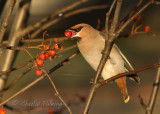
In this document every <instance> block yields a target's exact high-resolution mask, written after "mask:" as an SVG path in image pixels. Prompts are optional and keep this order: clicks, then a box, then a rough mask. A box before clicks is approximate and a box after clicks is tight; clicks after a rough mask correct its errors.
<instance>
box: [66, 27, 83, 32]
mask: <svg viewBox="0 0 160 114" xmlns="http://www.w3.org/2000/svg"><path fill="white" fill-rule="evenodd" d="M82 28H83V27H79V28H77V29H69V30H73V31H75V32H79V31H81V29H82Z"/></svg>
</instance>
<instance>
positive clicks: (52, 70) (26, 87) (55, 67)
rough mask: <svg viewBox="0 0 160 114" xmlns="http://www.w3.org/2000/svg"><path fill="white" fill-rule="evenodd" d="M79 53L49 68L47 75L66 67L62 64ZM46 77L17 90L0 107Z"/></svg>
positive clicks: (41, 77)
mask: <svg viewBox="0 0 160 114" xmlns="http://www.w3.org/2000/svg"><path fill="white" fill-rule="evenodd" d="M78 53H79V51H77V52H75V53H74V54H72V55H71V56H69V57H67V58H66V59H64V60H63V61H62V62H60V63H58V64H57V65H56V66H54V67H53V68H51V69H50V70H49V71H48V72H47V73H48V74H51V73H52V72H54V71H55V70H57V69H59V68H60V67H62V66H64V65H66V64H64V63H66V62H68V61H70V60H71V59H72V58H74V57H75V56H76V55H77V54H78ZM45 76H46V75H42V76H40V77H39V78H37V79H36V80H34V81H33V82H31V83H30V84H28V85H27V86H25V87H24V88H22V89H21V90H19V91H18V92H16V93H15V94H13V95H12V96H10V97H9V98H7V99H6V100H4V101H3V102H1V103H0V106H3V105H4V104H6V103H7V102H8V101H10V100H11V99H13V98H14V97H16V96H17V95H19V94H21V93H23V92H24V91H26V90H27V89H29V88H30V87H32V86H34V85H35V84H37V83H38V82H39V81H41V80H42V79H43V78H44V77H45Z"/></svg>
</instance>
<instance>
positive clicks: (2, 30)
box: [0, 0, 16, 43]
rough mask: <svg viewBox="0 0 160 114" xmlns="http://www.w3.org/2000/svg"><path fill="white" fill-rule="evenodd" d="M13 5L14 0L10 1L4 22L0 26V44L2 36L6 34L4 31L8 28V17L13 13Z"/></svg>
mask: <svg viewBox="0 0 160 114" xmlns="http://www.w3.org/2000/svg"><path fill="white" fill-rule="evenodd" d="M15 3H16V0H12V1H11V2H10V6H9V8H8V11H7V15H6V18H5V20H4V22H3V24H2V28H1V31H0V43H1V42H2V40H3V37H4V34H5V32H6V29H7V26H8V21H9V19H10V16H11V13H12V11H13V8H14V5H15Z"/></svg>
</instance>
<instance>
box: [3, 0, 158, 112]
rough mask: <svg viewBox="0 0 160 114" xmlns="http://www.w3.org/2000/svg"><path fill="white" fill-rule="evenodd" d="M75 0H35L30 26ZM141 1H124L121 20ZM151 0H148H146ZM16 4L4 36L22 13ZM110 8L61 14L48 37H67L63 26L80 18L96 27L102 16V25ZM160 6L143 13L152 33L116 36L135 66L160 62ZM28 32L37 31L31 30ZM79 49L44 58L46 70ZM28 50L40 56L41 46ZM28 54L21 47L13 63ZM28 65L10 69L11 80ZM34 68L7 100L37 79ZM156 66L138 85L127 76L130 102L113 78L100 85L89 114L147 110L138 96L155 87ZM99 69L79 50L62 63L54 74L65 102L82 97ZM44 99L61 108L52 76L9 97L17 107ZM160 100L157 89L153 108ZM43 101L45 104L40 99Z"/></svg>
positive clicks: (105, 0)
mask: <svg viewBox="0 0 160 114" xmlns="http://www.w3.org/2000/svg"><path fill="white" fill-rule="evenodd" d="M76 1H78V0H38V1H37V0H32V1H31V7H30V14H29V19H28V22H27V26H29V25H32V24H34V23H36V22H38V21H39V20H41V19H42V18H44V17H46V16H48V15H50V14H52V13H54V12H55V11H57V10H58V9H62V8H64V7H66V6H68V5H70V4H73V3H74V2H76ZM138 1H139V0H124V1H123V4H122V9H121V15H120V20H121V19H123V17H124V16H126V15H127V14H128V13H129V12H130V11H131V10H132V9H133V8H134V7H135V5H136V4H137V3H138ZM147 1H148V0H144V4H145V3H146V2H147ZM111 3H112V0H89V1H88V2H86V3H84V4H81V5H80V6H78V7H76V8H74V9H73V10H75V9H80V8H84V7H88V6H93V5H104V4H106V5H107V6H110V4H111ZM8 8H9V1H7V3H6V5H5V7H4V10H3V13H2V15H1V17H0V24H2V22H3V20H4V16H5V13H6V11H7V9H8ZM17 10H18V4H16V6H15V8H14V10H13V13H12V15H11V19H10V21H9V26H8V28H7V33H6V34H5V40H7V39H8V36H9V33H10V30H11V28H12V26H13V22H14V21H13V20H14V19H15V17H16V14H17ZM107 11H108V8H107V9H103V10H94V11H90V12H86V13H80V14H78V15H74V16H71V17H68V18H65V19H62V20H61V21H59V22H57V23H56V24H54V25H52V26H51V27H49V28H47V29H46V30H47V31H48V34H49V35H50V36H49V37H51V38H56V37H57V38H58V37H64V31H65V30H66V29H68V28H69V27H71V26H73V25H75V24H78V23H87V24H90V25H91V26H93V27H94V28H96V26H97V20H98V19H100V20H101V26H100V28H101V29H103V28H104V25H105V14H106V12H107ZM159 12H160V7H159V6H156V5H151V6H150V7H148V8H147V9H146V10H145V11H144V12H143V13H142V14H141V21H140V22H139V23H138V24H139V25H141V24H142V27H141V29H140V30H139V31H143V27H144V26H146V25H147V26H149V27H150V29H151V32H150V33H148V34H137V35H134V36H132V37H127V38H123V37H122V38H119V39H117V40H116V44H117V45H118V46H119V48H120V49H121V51H122V52H123V53H124V55H125V56H126V57H127V58H128V60H129V61H130V63H131V64H132V65H133V67H134V68H135V69H138V68H142V67H144V66H148V65H152V64H155V63H158V59H159V57H160V21H159V18H160V15H159ZM61 15H64V14H60V15H59V16H61ZM111 16H112V15H111ZM56 18H61V17H56ZM111 18H112V17H111ZM131 25H132V23H131V24H130V25H129V26H128V27H127V28H126V29H125V30H124V31H123V34H128V33H130V31H131ZM43 32H44V31H43ZM43 32H41V33H40V34H39V35H38V36H37V37H36V38H42V36H43ZM29 34H32V32H31V33H29ZM46 38H47V37H46ZM48 43H49V42H48ZM39 44H41V42H37V43H23V44H22V43H21V44H20V45H23V46H27V45H30V46H32V45H39ZM73 44H76V41H74V40H65V41H63V42H61V45H62V46H63V47H64V49H65V48H66V47H68V46H71V45H73ZM76 50H78V48H74V49H72V50H70V51H66V52H64V53H61V55H62V57H60V58H56V59H54V60H53V61H49V60H47V61H45V65H44V67H43V68H44V69H45V70H46V71H48V70H49V69H51V68H52V67H53V66H55V65H56V64H58V63H59V62H60V61H62V60H64V59H65V58H66V57H67V56H69V55H71V54H72V53H74V52H75V51H76ZM29 52H30V53H31V54H32V56H33V57H36V55H37V50H35V49H30V50H29ZM29 59H30V57H29V55H28V54H27V53H26V52H24V51H18V52H17V53H16V57H15V59H14V63H13V66H16V65H20V64H23V63H24V62H26V61H27V60H29ZM27 67H28V66H27ZM27 67H24V68H22V69H20V70H17V71H14V72H11V73H9V75H8V77H9V78H8V80H7V84H9V83H10V82H11V81H13V80H14V79H15V78H16V77H17V76H18V75H19V74H20V73H22V72H23V71H24V70H25V69H26V68H27ZM35 70H36V69H33V70H31V71H30V72H28V73H27V74H26V75H24V76H23V78H22V79H21V80H20V81H19V82H18V83H17V84H15V85H14V86H13V87H12V88H11V89H9V90H8V91H7V92H5V93H4V96H3V100H5V99H7V98H8V97H9V96H11V95H13V94H14V93H15V92H17V91H18V90H20V89H21V88H23V87H25V86H26V85H27V84H29V83H30V82H32V81H33V80H35V79H36V78H37V76H36V75H35ZM156 71H157V69H151V70H147V71H144V72H141V73H138V75H139V76H140V78H141V84H140V85H137V84H136V83H135V82H133V81H131V80H129V79H127V87H128V92H129V95H130V98H131V99H130V102H129V103H127V104H125V103H124V102H123V98H122V94H121V92H120V90H119V88H118V87H117V85H116V84H115V83H114V82H112V83H109V84H107V85H105V86H103V87H101V88H99V89H97V92H96V95H95V97H94V100H93V103H92V105H91V109H90V114H107V113H108V114H128V113H129V114H144V113H145V110H144V109H143V107H142V106H141V104H140V102H139V98H138V95H141V97H142V98H143V100H144V102H145V103H148V100H149V97H150V93H151V90H152V85H153V82H154V80H155V75H156ZM94 75H95V71H94V70H93V69H92V68H91V67H90V66H89V64H88V63H87V62H86V61H85V60H84V58H83V57H82V56H81V54H78V55H77V56H76V57H75V58H74V59H72V60H71V61H70V64H68V65H65V66H63V67H61V68H60V69H58V70H56V71H55V72H54V73H52V74H51V75H50V76H51V77H52V79H53V81H54V83H55V85H56V87H57V88H58V90H59V92H60V95H61V96H62V97H63V98H64V100H65V101H66V102H73V101H74V99H77V97H76V96H77V95H78V96H83V97H87V95H88V93H89V90H90V87H91V84H90V81H91V79H92V78H93V76H94ZM44 102H47V105H49V106H50V104H52V103H53V104H54V106H51V108H54V109H55V110H58V108H59V107H61V106H62V104H61V102H60V101H59V100H58V98H57V97H56V96H55V95H54V90H53V87H52V85H51V83H50V82H49V80H48V79H47V78H45V79H43V80H42V81H40V82H39V83H37V84H36V85H35V86H33V87H31V88H30V89H28V90H27V91H25V92H23V93H22V94H20V95H18V96H17V97H15V98H14V99H13V100H11V101H9V102H8V103H7V104H8V105H9V106H12V107H14V108H15V109H30V108H35V107H38V106H42V104H43V103H44ZM48 102H49V103H48ZM159 102H160V97H159V94H158V97H157V101H156V104H155V108H154V112H153V113H154V114H159V113H160V111H159V107H160V103H159ZM38 103H39V104H40V105H38ZM84 106H85V103H84V102H81V103H79V104H73V105H72V106H71V110H72V111H73V114H80V113H82V111H83V109H84ZM6 112H7V114H14V113H15V114H16V113H17V112H13V111H10V110H6ZM47 112H48V111H47V110H40V111H31V112H24V114H45V113H47ZM62 114H68V112H67V110H64V111H63V112H62Z"/></svg>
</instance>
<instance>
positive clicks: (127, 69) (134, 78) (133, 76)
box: [114, 45, 140, 84]
mask: <svg viewBox="0 0 160 114" xmlns="http://www.w3.org/2000/svg"><path fill="white" fill-rule="evenodd" d="M114 47H115V49H116V50H117V51H118V53H119V54H120V55H121V57H122V58H123V60H124V63H125V65H126V67H127V68H126V69H125V70H126V71H131V70H134V68H133V67H132V65H131V64H130V62H129V61H128V60H127V58H126V57H125V56H124V55H123V53H122V52H121V51H120V49H119V48H118V47H117V45H114ZM128 77H130V79H132V80H134V81H136V82H137V83H138V84H140V78H139V77H138V75H137V74H132V75H128Z"/></svg>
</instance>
